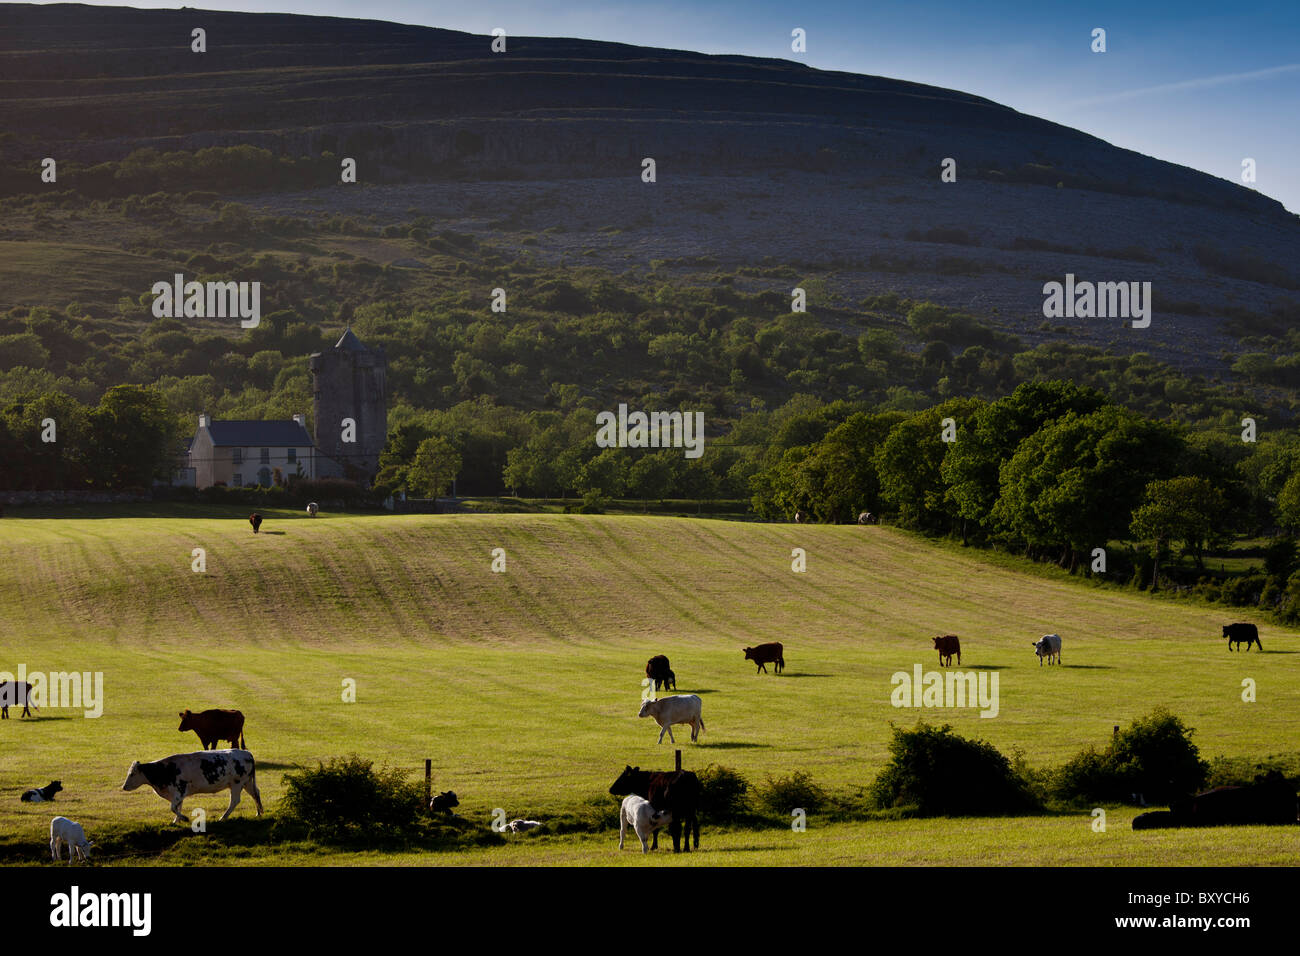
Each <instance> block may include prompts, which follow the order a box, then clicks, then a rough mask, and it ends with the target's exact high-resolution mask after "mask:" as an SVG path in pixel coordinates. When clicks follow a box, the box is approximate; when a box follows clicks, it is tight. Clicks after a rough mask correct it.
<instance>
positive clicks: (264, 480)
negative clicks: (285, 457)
mask: <svg viewBox="0 0 1300 956" xmlns="http://www.w3.org/2000/svg"><path fill="white" fill-rule="evenodd" d="M257 483H258V484H259V485H261V486H262V487H263V488H270V487H271V469H270V468H263V469H262V470H261V471H259V472H258V473H257Z"/></svg>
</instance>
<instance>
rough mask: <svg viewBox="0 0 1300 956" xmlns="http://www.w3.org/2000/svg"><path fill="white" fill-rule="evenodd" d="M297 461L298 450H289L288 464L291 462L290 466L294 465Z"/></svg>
mask: <svg viewBox="0 0 1300 956" xmlns="http://www.w3.org/2000/svg"><path fill="white" fill-rule="evenodd" d="M297 460H298V449H296V448H290V449H289V454H288V462H289V464H291V465H292V464H293V463H294V462H296V461H297Z"/></svg>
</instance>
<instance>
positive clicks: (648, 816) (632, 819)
mask: <svg viewBox="0 0 1300 956" xmlns="http://www.w3.org/2000/svg"><path fill="white" fill-rule="evenodd" d="M672 822H673V815H672V813H671V812H670V811H668V810H656V809H655V808H654V807H653V806H651V805H650V801H649V800H647V799H646V798H645V797H638V796H637V795H636V794H635V793H630V794H628V795H627V796H626V797H624V798H623V808H622V809H621V810H620V811H619V814H618V848H619V849H620V850H621V849H623V838H624V837H625V836H626V835H627V828H628V825H629V824H631V826H632V829H633V830H635V831H636V838H637V839H638V840H640V841H641V852H642V853H649V852H650V847H649V846H648V845H647V844H646V839H647V838H648V837H649V836H650V835H651V834H652V833H654V832H655V831H656V830H662V829H663V828H664V827H666V826H668V825H669V824H670V823H672ZM688 836H689V835H688Z"/></svg>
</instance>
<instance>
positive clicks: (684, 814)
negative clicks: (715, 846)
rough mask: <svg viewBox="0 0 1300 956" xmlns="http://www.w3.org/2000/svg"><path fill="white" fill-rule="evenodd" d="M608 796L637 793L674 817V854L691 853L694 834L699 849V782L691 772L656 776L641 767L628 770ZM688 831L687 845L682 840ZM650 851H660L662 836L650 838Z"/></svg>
mask: <svg viewBox="0 0 1300 956" xmlns="http://www.w3.org/2000/svg"><path fill="white" fill-rule="evenodd" d="M609 792H610V793H612V794H614V795H615V796H617V797H621V796H624V795H625V794H629V793H634V794H636V795H637V796H638V797H645V798H646V799H647V800H649V801H650V805H651V806H653V807H654V808H655V809H656V810H667V811H668V812H669V813H671V814H672V822H671V823H670V824H669V826H668V832H669V833H671V834H672V837H673V852H674V853H678V852H686V853H690V852H691V833H692V831H694V834H695V849H697V850H698V849H699V848H700V820H699V816H698V811H699V805H700V792H701V787H700V778H699V777H697V776H695V774H693V773H692V772H691V771H689V770H675V771H670V772H668V773H654V772H651V771H649V770H642V769H641V768H640V767H627V768H626V769H624V771H623V772H622V773H621V774H619V778H618V779H617V780H615V781H614V785H613V786H612V787H610V788H609ZM683 826H684V827H685V831H684V832H685V836H686V840H685V845H683V842H682V841H681V839H680V837H681V836H682V834H683V830H682V828H683ZM650 839H651V843H650V849H652V850H657V849H659V832H658V831H657V830H656V831H655V833H654V835H653V836H652V837H651V838H650Z"/></svg>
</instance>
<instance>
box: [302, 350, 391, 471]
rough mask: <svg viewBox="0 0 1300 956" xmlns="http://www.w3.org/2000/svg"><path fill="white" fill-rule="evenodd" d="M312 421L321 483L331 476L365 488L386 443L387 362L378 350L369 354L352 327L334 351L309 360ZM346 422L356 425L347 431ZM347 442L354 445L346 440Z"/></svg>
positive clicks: (376, 467) (348, 427)
mask: <svg viewBox="0 0 1300 956" xmlns="http://www.w3.org/2000/svg"><path fill="white" fill-rule="evenodd" d="M310 367H311V376H312V412H313V415H312V418H313V426H314V428H315V434H314V435H313V436H312V437H313V438H314V439H315V442H316V453H317V454H318V455H324V456H325V457H326V458H328V459H330V460H332V461H333V462H334V463H335V465H336V466H337V467H334V468H331V467H330V465H329V464H328V463H327V462H324V461H322V462H320V463H319V465H318V472H319V473H320V474H321V476H322V477H324V476H327V475H330V474H333V475H337V476H339V477H345V478H352V479H355V480H359V481H362V482H369V481H371V480H372V479H373V478H374V477H375V474H376V472H378V471H379V453H380V452H382V451H383V450H384V444H385V443H386V442H387V441H388V385H387V374H388V359H387V357H386V356H385V355H384V350H383V349H382V348H377V349H368V348H366V347H365V346H364V345H362V344H361V340H360V339H359V338H357V337H356V335H354V334H353V332H352V329H351V327H349V328H348V329H347V330H346V331H345V332H344V333H343V336H342V338H340V339H339V340H338V342H337V343H336V344H335V346H334V348H332V349H329V350H328V351H325V352H315V353H313V354H312V356H311V364H310ZM347 419H350V420H351V421H352V422H353V423H355V427H350V426H349V424H348V422H347V421H346V420H347ZM347 438H352V439H354V440H353V441H346V440H345V439H347Z"/></svg>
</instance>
